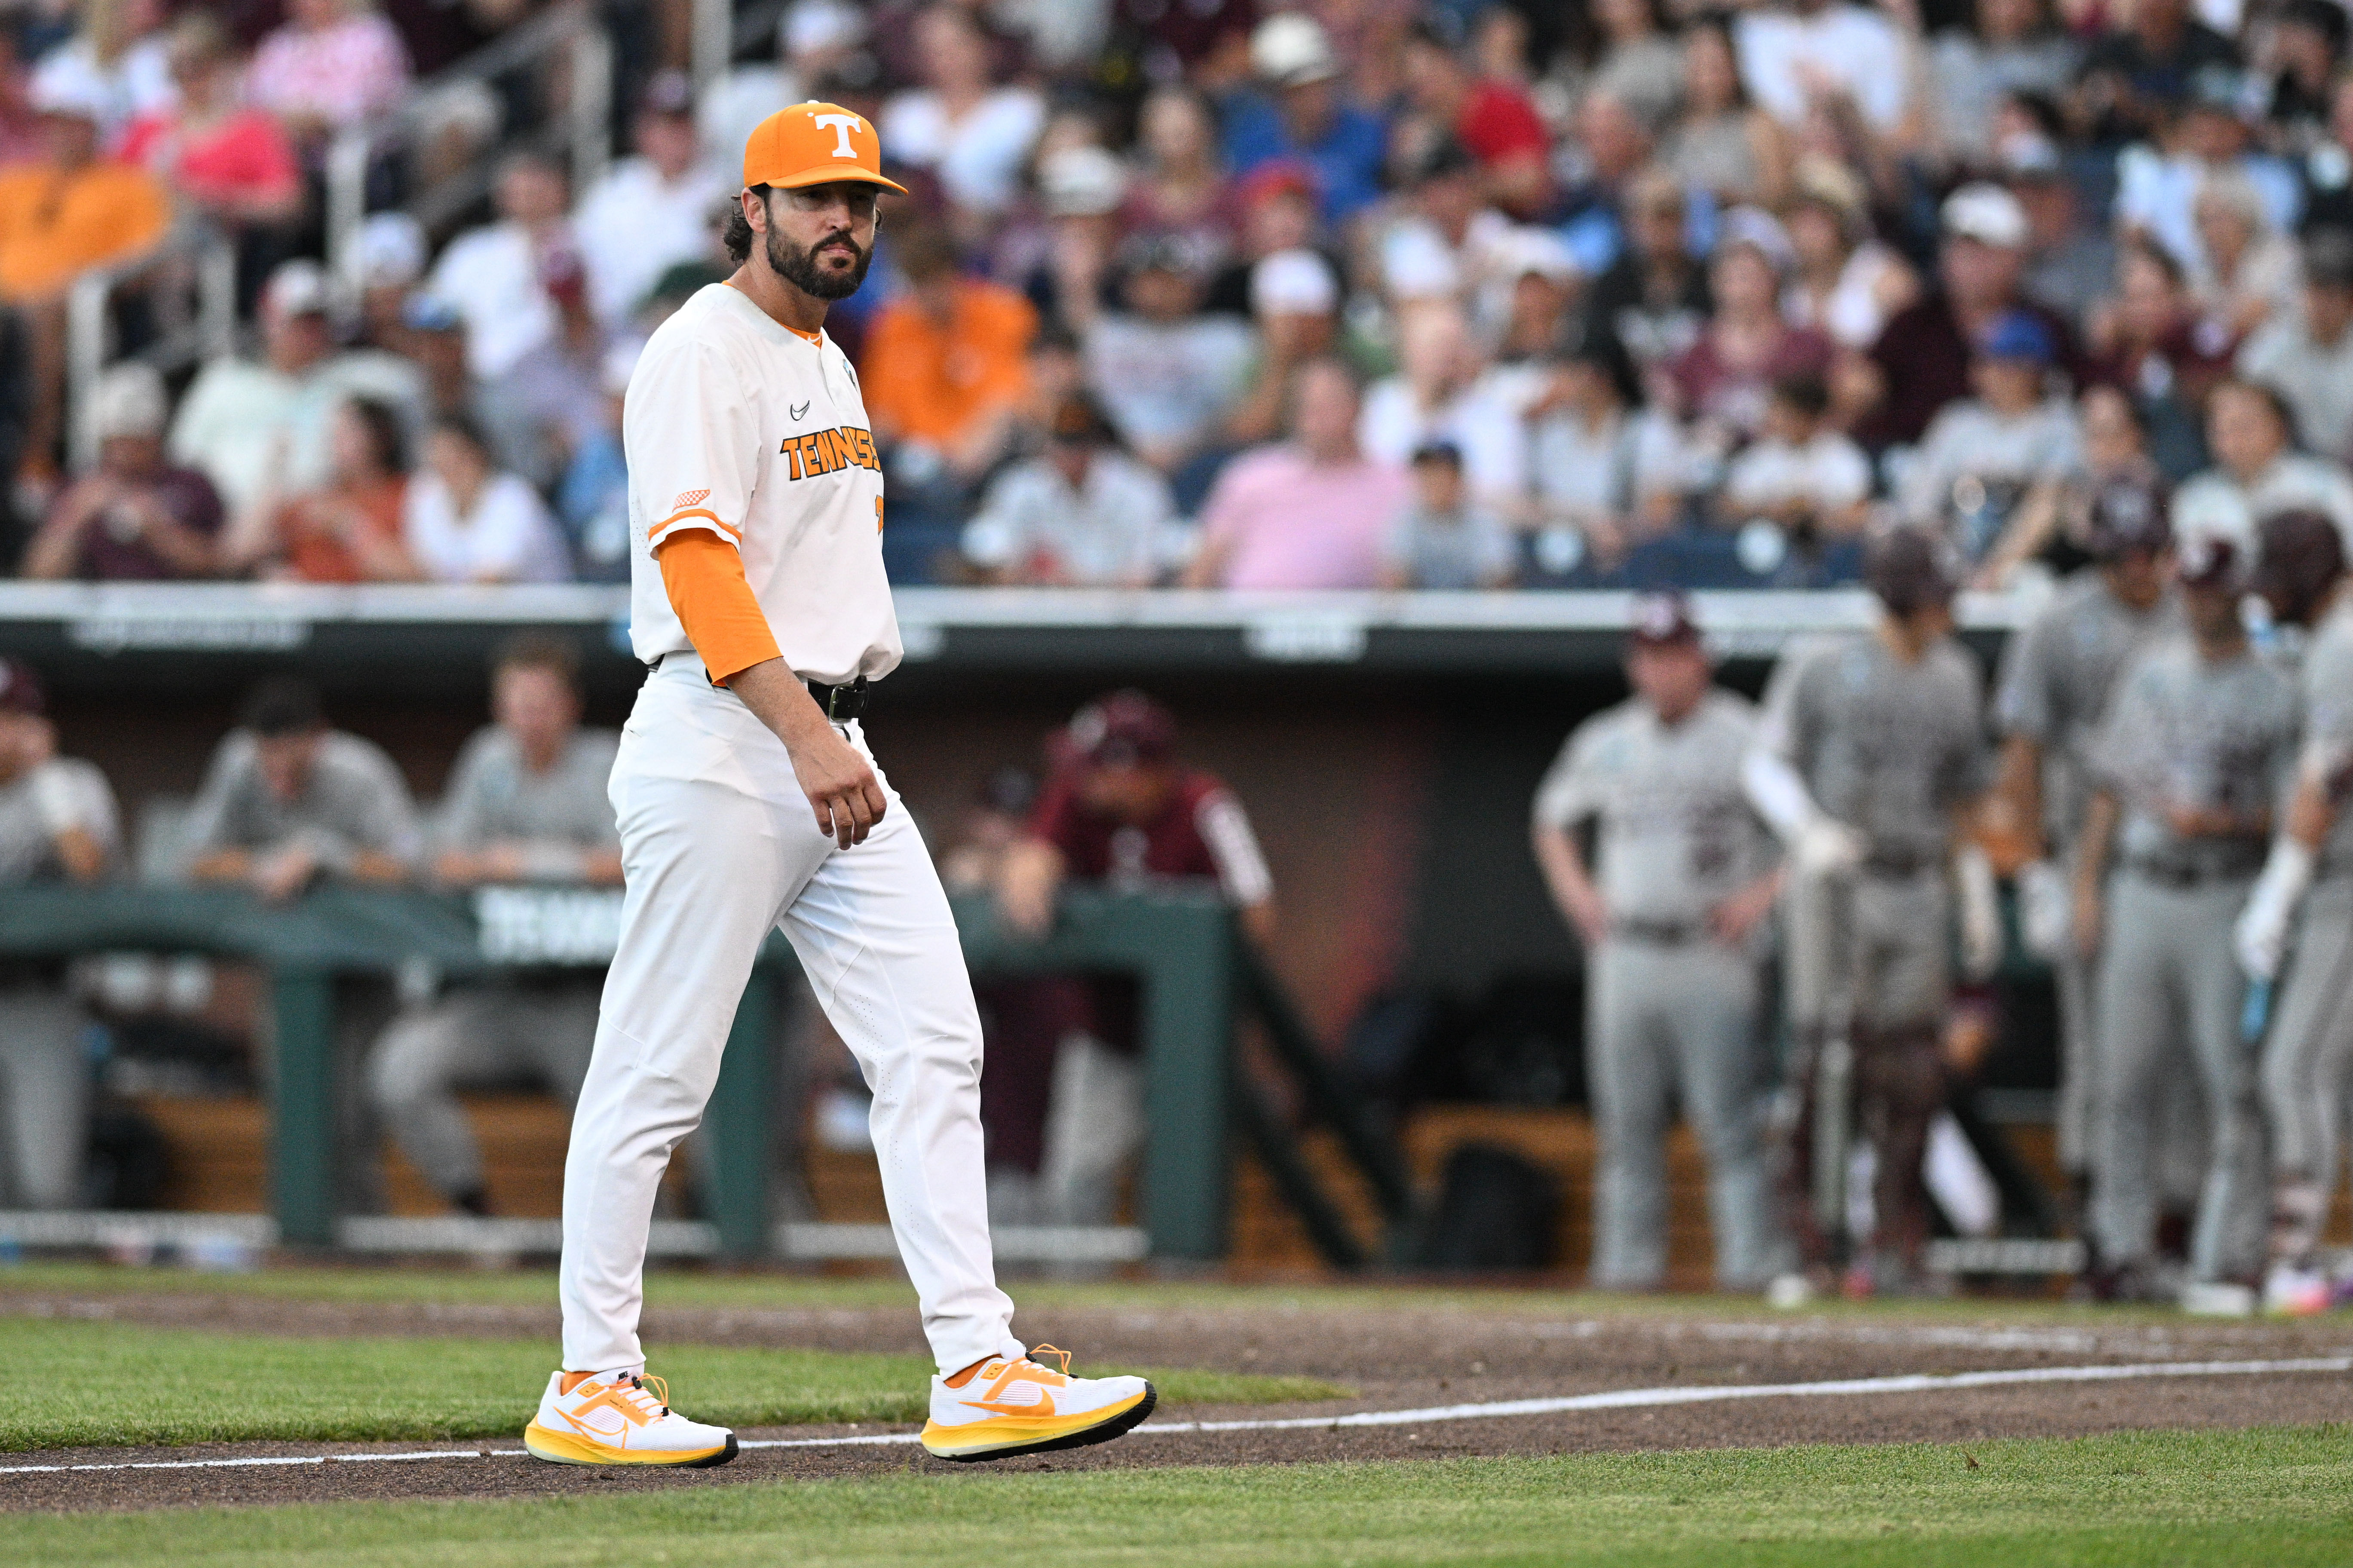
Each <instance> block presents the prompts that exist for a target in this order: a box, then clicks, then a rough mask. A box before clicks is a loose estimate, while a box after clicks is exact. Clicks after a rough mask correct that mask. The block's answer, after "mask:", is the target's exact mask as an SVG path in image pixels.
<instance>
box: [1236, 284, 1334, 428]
mask: <svg viewBox="0 0 2353 1568" xmlns="http://www.w3.org/2000/svg"><path fill="white" fill-rule="evenodd" d="M1250 319H1251V320H1252V321H1255V322H1256V323H1257V324H1258V363H1257V364H1256V365H1255V367H1254V368H1253V369H1252V371H1251V374H1250V387H1249V390H1248V391H1246V392H1245V393H1244V394H1243V395H1242V398H1241V401H1240V402H1239V403H1237V404H1236V405H1234V409H1233V412H1232V413H1231V414H1230V415H1229V416H1227V419H1226V435H1227V437H1228V438H1229V439H1230V440H1232V441H1235V442H1238V443H1240V444H1241V445H1245V446H1250V445H1255V444H1256V443H1258V442H1261V441H1268V440H1271V439H1273V438H1274V437H1275V436H1276V434H1277V433H1278V432H1279V431H1280V430H1281V428H1282V412H1283V399H1284V398H1285V397H1287V396H1289V395H1290V390H1291V378H1292V374H1293V372H1294V371H1296V370H1297V369H1298V368H1299V367H1300V365H1302V364H1303V363H1306V362H1307V361H1308V360H1310V359H1313V358H1314V357H1315V356H1316V355H1318V354H1326V353H1333V352H1334V351H1335V349H1337V348H1338V347H1339V346H1340V284H1339V279H1337V278H1336V277H1335V275H1334V273H1333V269H1332V264H1331V263H1330V262H1329V261H1327V260H1325V259H1324V258H1323V257H1322V256H1320V255H1318V254H1317V253H1316V252H1314V251H1313V250H1308V249H1305V248H1298V249H1292V250H1278V251H1275V252H1274V253H1272V254H1271V255H1269V256H1267V257H1265V258H1261V260H1260V261H1259V262H1258V263H1257V264H1256V265H1255V266H1253V267H1252V268H1250Z"/></svg>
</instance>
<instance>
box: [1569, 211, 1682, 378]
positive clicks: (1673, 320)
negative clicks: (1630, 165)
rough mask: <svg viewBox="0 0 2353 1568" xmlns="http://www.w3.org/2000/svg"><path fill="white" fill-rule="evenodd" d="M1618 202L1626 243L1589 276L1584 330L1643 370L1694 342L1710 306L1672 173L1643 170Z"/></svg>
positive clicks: (1661, 362)
mask: <svg viewBox="0 0 2353 1568" xmlns="http://www.w3.org/2000/svg"><path fill="white" fill-rule="evenodd" d="M1625 205H1626V247H1625V249H1624V250H1623V252H1622V253H1620V256H1619V257H1618V258H1617V260H1616V261H1614V262H1612V263H1611V264H1610V267H1609V270H1608V271H1607V272H1604V273H1603V274H1601V276H1600V277H1599V278H1597V279H1594V280H1593V289H1592V291H1591V293H1590V294H1588V296H1587V301H1586V308H1585V334H1586V336H1587V337H1588V338H1592V337H1596V336H1606V337H1609V338H1613V339H1615V340H1616V341H1617V342H1620V343H1622V344H1624V345H1625V348H1626V352H1627V353H1630V354H1631V355H1633V356H1634V363H1636V364H1637V365H1639V366H1641V368H1642V369H1644V370H1649V369H1651V367H1652V366H1654V365H1661V364H1664V363H1666V362H1668V361H1670V360H1672V359H1673V358H1674V357H1675V356H1676V355H1678V354H1680V353H1683V351H1684V350H1686V349H1688V348H1690V347H1691V346H1692V345H1693V344H1694V343H1695V342H1698V341H1699V334H1700V329H1701V328H1702V327H1703V326H1704V324H1705V323H1706V321H1707V314H1708V310H1709V309H1710V302H1709V299H1708V292H1707V269H1706V268H1704V267H1702V266H1701V265H1700V264H1699V261H1698V260H1697V258H1695V257H1694V255H1693V254H1692V249H1691V238H1690V230H1689V228H1688V226H1687V225H1688V218H1689V213H1690V203H1689V202H1688V201H1687V200H1686V199H1685V197H1684V195H1683V186H1682V185H1680V184H1677V183H1676V181H1675V177H1674V176H1673V175H1672V174H1669V173H1668V172H1667V171H1665V170H1663V169H1651V170H1646V171H1645V172H1644V173H1642V174H1640V175H1638V176H1636V178H1635V179H1634V180H1633V182H1632V183H1631V184H1630V185H1629V187H1628V189H1627V193H1626V204H1625Z"/></svg>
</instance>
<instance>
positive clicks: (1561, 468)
mask: <svg viewBox="0 0 2353 1568" xmlns="http://www.w3.org/2000/svg"><path fill="white" fill-rule="evenodd" d="M1529 448H1530V450H1529V457H1530V460H1531V467H1532V468H1533V469H1534V472H1535V494H1536V500H1537V502H1538V504H1539V505H1540V506H1541V508H1542V509H1543V510H1544V511H1545V512H1546V513H1547V514H1548V515H1550V516H1554V517H1559V518H1566V519H1567V520H1568V521H1572V522H1580V523H1581V522H1584V521H1588V520H1590V519H1593V518H1595V517H1606V518H1609V519H1610V520H1611V521H1622V520H1623V519H1625V518H1626V517H1628V516H1629V515H1630V514H1631V513H1632V512H1633V511H1634V510H1636V509H1637V508H1638V507H1640V506H1641V503H1642V501H1643V500H1644V499H1645V498H1646V497H1650V496H1654V495H1660V494H1662V493H1666V494H1676V495H1680V494H1682V493H1683V491H1684V490H1685V489H1689V488H1690V485H1689V477H1690V469H1691V459H1690V457H1689V455H1688V454H1687V453H1685V451H1684V450H1683V436H1682V434H1681V433H1680V432H1679V431H1678V430H1677V429H1676V428H1675V422H1674V421H1673V420H1672V419H1670V418H1668V417H1667V416H1665V415H1663V414H1660V413H1658V412H1656V411H1654V410H1651V409H1648V408H1638V409H1632V410H1621V411H1620V412H1619V413H1617V414H1614V415H1612V416H1610V417H1609V418H1608V419H1606V420H1604V421H1603V422H1602V423H1601V424H1600V425H1599V426H1588V425H1587V424H1586V423H1585V421H1584V420H1582V419H1579V418H1577V417H1576V416H1574V415H1572V414H1568V413H1566V412H1564V413H1558V414H1553V415H1550V416H1546V417H1545V418H1543V419H1541V420H1538V421H1537V422H1536V426H1535V431H1534V432H1533V434H1532V435H1531V436H1530V437H1529Z"/></svg>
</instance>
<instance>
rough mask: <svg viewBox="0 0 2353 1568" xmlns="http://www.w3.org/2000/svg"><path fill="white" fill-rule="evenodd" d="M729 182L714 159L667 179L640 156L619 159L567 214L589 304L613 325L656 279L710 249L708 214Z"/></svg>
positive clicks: (598, 317) (642, 298)
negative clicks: (585, 278)
mask: <svg viewBox="0 0 2353 1568" xmlns="http://www.w3.org/2000/svg"><path fill="white" fill-rule="evenodd" d="M732 189H733V186H732V185H731V184H729V183H728V178H727V175H726V174H724V173H723V171H722V170H721V169H720V168H719V167H718V166H717V165H716V164H712V163H698V164H696V165H695V166H694V167H693V168H691V169H689V170H688V171H687V172H686V173H685V174H682V175H681V176H680V177H679V178H678V179H676V180H674V181H672V180H665V179H663V178H662V175H661V171H660V170H659V169H657V168H655V167H654V165H653V163H652V162H651V161H650V160H649V159H645V158H624V159H622V160H621V161H620V162H619V163H616V164H614V165H613V170H612V173H610V174H607V175H606V176H605V177H604V178H603V179H602V180H599V181H598V182H597V183H596V189H594V190H592V191H590V192H589V193H588V196H587V199H586V201H583V202H582V203H581V204H580V209H579V211H577V212H575V213H574V214H573V215H572V237H573V238H574V239H575V241H577V242H578V244H579V246H580V259H581V261H582V262H583V264H585V265H586V268H587V269H588V304H589V308H590V309H591V310H595V311H596V319H597V320H598V321H602V322H603V323H605V325H606V326H607V327H612V326H617V325H618V324H619V323H620V322H621V321H623V320H625V319H626V318H627V317H628V314H629V312H630V311H631V310H635V309H637V307H638V303H639V302H640V301H641V300H644V299H645V297H646V293H647V291H648V290H649V289H651V288H652V287H653V286H654V284H655V282H656V280H658V279H659V278H660V277H661V275H662V274H663V273H664V272H667V271H668V270H670V268H672V267H675V266H677V265H678V264H679V263H680V262H681V261H692V260H694V259H696V258H699V257H702V256H704V255H706V254H708V253H709V251H710V249H711V214H712V209H713V208H715V207H716V206H717V205H719V203H720V201H721V200H722V199H723V197H725V196H726V195H728V194H729V192H730V191H731V190H732Z"/></svg>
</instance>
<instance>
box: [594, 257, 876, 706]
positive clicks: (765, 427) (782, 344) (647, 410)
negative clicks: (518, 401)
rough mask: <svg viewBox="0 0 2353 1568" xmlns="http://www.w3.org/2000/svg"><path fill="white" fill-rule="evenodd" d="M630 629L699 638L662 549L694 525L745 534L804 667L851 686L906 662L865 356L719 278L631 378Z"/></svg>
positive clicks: (753, 579)
mask: <svg viewBox="0 0 2353 1568" xmlns="http://www.w3.org/2000/svg"><path fill="white" fill-rule="evenodd" d="M621 440H622V446H623V448H624V450H625V451H626V453H627V456H628V468H629V533H630V545H631V548H630V563H629V641H630V644H631V646H632V647H634V648H635V650H636V652H637V656H638V658H641V659H644V660H645V661H646V662H648V663H649V664H650V663H652V662H654V661H655V660H656V659H659V658H660V657H661V656H662V655H664V654H666V653H683V652H687V651H690V650H691V647H692V646H693V645H692V644H691V643H690V642H689V641H688V640H687V636H686V629H685V628H684V627H683V626H680V625H679V620H678V612H677V611H675V610H674V609H672V608H671V607H670V594H669V592H668V591H667V590H666V589H665V588H664V587H663V585H662V576H661V567H660V564H659V563H658V562H656V561H655V560H654V550H655V548H656V547H657V546H659V544H660V543H661V542H663V541H664V540H666V539H668V538H670V536H671V535H672V534H674V533H676V532H677V531H680V530H681V529H701V530H702V531H705V532H708V533H711V534H713V535H715V536H717V537H718V538H720V539H723V540H725V541H726V542H728V543H730V544H733V545H734V546H735V547H736V549H737V551H738V552H739V553H741V554H742V556H743V558H744V579H745V581H747V582H748V583H749V584H751V587H752V594H753V596H754V598H756V599H757V600H758V601H759V604H760V610H761V613H762V614H764V615H765V616H767V620H768V629H769V630H770V631H771V632H772V633H774V634H775V636H776V647H777V649H778V651H779V652H781V653H782V654H783V655H784V658H785V662H786V664H788V665H790V666H791V667H792V668H793V671H794V673H795V674H797V675H799V676H801V677H803V678H805V679H811V680H821V681H824V682H826V683H828V685H839V684H840V683H842V682H844V681H848V680H851V679H856V678H857V677H859V676H861V675H862V676H866V677H868V678H869V679H880V678H881V677H882V676H885V675H888V674H889V673H890V672H891V671H892V670H893V669H895V668H898V664H899V655H900V646H899V622H898V617H897V616H896V615H895V614H893V612H892V607H891V585H890V583H889V580H888V579H886V578H885V577H884V575H883V573H882V467H881V459H880V458H878V457H877V455H876V453H875V448H874V437H873V436H872V434H871V431H870V430H869V428H868V426H867V423H866V403H865V399H864V398H863V397H862V396H861V395H860V393H859V388H858V374H857V373H856V372H855V371H853V370H851V369H850V366H849V356H848V355H847V354H844V353H842V352H841V350H840V349H839V347H837V346H836V345H835V343H834V342H833V340H832V339H831V338H830V337H827V336H824V335H823V334H819V336H818V341H816V342H811V341H809V340H808V339H807V338H806V337H803V336H801V335H800V334H799V333H797V332H795V331H792V330H791V329H789V328H787V327H785V326H783V325H781V324H779V323H778V322H777V321H775V320H774V319H772V318H771V317H770V316H769V315H768V313H767V312H766V311H765V310H761V309H760V307H759V306H757V305H755V304H754V303H753V302H752V301H751V300H750V299H748V298H747V297H745V296H744V293H743V292H742V291H741V290H739V289H734V288H732V287H730V286H729V285H727V284H724V283H713V284H711V285H710V286H708V287H707V288H704V289H702V290H701V291H700V292H698V293H697V294H696V295H695V296H694V297H693V298H692V299H691V300H688V301H687V302H686V303H685V304H684V305H683V306H681V308H680V309H679V310H678V313H677V314H675V315H673V316H671V317H670V320H669V321H664V322H663V323H662V324H661V325H660V326H659V328H657V329H656V330H655V331H654V335H653V337H652V338H651V339H650V340H649V341H648V342H647V343H646V347H645V352H644V353H643V354H641V355H640V356H639V357H638V368H637V370H636V371H635V372H634V373H633V374H631V375H630V377H629V390H628V398H627V401H626V402H625V403H624V405H623V413H622V416H621Z"/></svg>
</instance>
